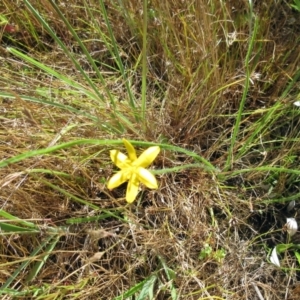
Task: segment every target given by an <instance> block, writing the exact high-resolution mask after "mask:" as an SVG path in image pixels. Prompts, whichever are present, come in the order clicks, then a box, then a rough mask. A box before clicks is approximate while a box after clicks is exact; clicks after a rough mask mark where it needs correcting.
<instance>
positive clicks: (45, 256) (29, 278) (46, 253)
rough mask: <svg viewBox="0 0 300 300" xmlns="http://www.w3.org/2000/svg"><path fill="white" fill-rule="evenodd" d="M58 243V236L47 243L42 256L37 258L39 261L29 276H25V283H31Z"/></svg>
mask: <svg viewBox="0 0 300 300" xmlns="http://www.w3.org/2000/svg"><path fill="white" fill-rule="evenodd" d="M58 241H59V236H56V237H55V238H54V239H53V240H52V241H51V242H50V241H49V245H48V246H47V247H46V248H45V250H44V253H43V255H42V256H41V258H39V261H38V262H36V263H35V264H34V266H33V267H32V269H31V270H30V272H29V274H28V275H27V277H26V279H25V283H29V282H30V281H32V280H33V279H35V278H36V277H37V275H38V273H39V272H40V270H41V269H42V267H43V266H44V264H45V263H46V261H47V259H48V258H49V255H50V254H51V252H52V251H53V249H54V248H55V246H56V244H57V243H58Z"/></svg>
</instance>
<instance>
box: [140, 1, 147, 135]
mask: <svg viewBox="0 0 300 300" xmlns="http://www.w3.org/2000/svg"><path fill="white" fill-rule="evenodd" d="M147 3H148V1H147V0H143V50H142V57H143V60H142V111H141V114H142V121H143V124H144V129H145V126H146V124H145V122H146V118H145V115H146V109H147V108H146V103H147V99H146V92H147V73H148V72H147V71H148V68H147V16H148V9H147Z"/></svg>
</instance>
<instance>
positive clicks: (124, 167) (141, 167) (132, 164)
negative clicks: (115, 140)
mask: <svg viewBox="0 0 300 300" xmlns="http://www.w3.org/2000/svg"><path fill="white" fill-rule="evenodd" d="M123 143H124V145H125V147H126V150H127V153H128V156H127V155H125V154H123V153H122V152H120V151H119V150H111V151H110V158H111V160H112V161H113V163H114V164H115V165H116V166H117V167H118V168H120V169H121V170H120V171H119V172H117V173H116V174H115V175H113V176H112V177H111V178H110V179H109V181H108V183H107V187H108V189H110V190H112V189H114V188H116V187H118V186H119V185H121V184H122V183H124V182H126V181H128V185H127V191H126V201H127V202H128V203H132V202H133V201H134V200H135V198H136V196H137V194H138V191H139V185H140V183H143V184H144V185H145V186H147V187H148V188H150V189H157V188H158V185H157V181H156V178H155V177H154V175H153V174H152V173H151V172H150V171H148V170H146V169H145V168H147V167H148V166H149V165H150V164H151V163H152V162H153V161H154V159H155V158H156V156H157V155H158V153H159V151H160V148H159V146H153V147H150V148H148V149H146V150H145V151H144V152H143V153H142V154H141V155H140V156H139V158H137V156H136V152H135V149H134V147H133V146H132V145H131V144H130V142H129V141H127V140H125V139H123Z"/></svg>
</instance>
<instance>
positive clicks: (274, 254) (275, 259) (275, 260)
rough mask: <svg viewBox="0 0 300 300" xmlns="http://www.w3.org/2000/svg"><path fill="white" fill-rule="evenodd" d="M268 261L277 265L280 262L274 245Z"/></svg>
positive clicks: (278, 265)
mask: <svg viewBox="0 0 300 300" xmlns="http://www.w3.org/2000/svg"><path fill="white" fill-rule="evenodd" d="M270 262H271V263H272V264H273V265H275V266H277V267H280V262H279V259H278V256H277V251H276V247H274V249H273V250H272V253H271V256H270Z"/></svg>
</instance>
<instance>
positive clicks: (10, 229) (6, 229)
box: [0, 222, 40, 235]
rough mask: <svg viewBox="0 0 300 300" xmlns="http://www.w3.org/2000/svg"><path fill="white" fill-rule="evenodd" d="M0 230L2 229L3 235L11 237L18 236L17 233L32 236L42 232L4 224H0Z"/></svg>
mask: <svg viewBox="0 0 300 300" xmlns="http://www.w3.org/2000/svg"><path fill="white" fill-rule="evenodd" d="M0 229H1V235H10V234H16V233H20V234H25V233H30V234H32V233H38V232H40V231H39V230H34V229H31V228H24V227H20V226H16V225H12V224H8V223H3V222H0Z"/></svg>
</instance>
